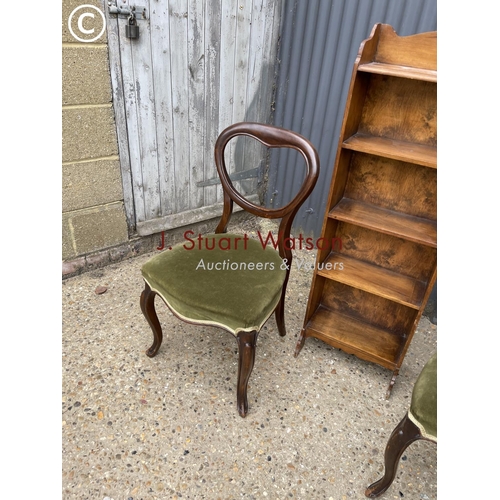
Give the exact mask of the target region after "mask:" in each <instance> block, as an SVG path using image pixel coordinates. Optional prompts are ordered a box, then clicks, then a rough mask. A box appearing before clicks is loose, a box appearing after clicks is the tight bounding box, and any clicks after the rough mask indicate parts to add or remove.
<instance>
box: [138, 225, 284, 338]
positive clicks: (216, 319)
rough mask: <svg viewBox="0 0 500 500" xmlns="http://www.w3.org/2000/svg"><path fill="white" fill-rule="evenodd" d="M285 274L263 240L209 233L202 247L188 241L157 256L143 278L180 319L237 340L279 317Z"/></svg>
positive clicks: (279, 262) (280, 261)
mask: <svg viewBox="0 0 500 500" xmlns="http://www.w3.org/2000/svg"><path fill="white" fill-rule="evenodd" d="M200 246H201V248H200ZM285 269H286V267H285V266H284V265H283V260H282V259H281V257H280V255H279V253H278V252H277V251H276V250H274V248H272V247H269V246H267V247H263V244H262V243H261V241H260V240H255V239H251V238H248V239H245V241H243V240H242V236H241V235H240V234H208V235H204V236H203V243H202V244H198V241H196V245H194V244H193V241H192V240H188V242H187V243H180V244H178V245H176V246H175V247H173V248H172V250H166V251H163V252H162V253H160V254H158V255H156V256H155V257H153V258H152V259H151V260H149V261H148V262H147V263H146V264H144V266H143V267H142V275H143V278H144V280H145V281H146V282H147V283H148V284H149V286H150V288H151V289H152V290H154V291H156V292H157V293H158V295H160V297H161V298H162V299H163V300H164V301H165V303H166V304H167V305H168V306H169V307H170V309H171V310H172V311H173V312H174V313H175V314H176V315H177V316H178V317H179V318H181V319H183V320H185V321H189V322H191V323H201V324H205V325H213V326H219V327H221V328H225V329H227V330H228V331H230V332H231V333H233V334H234V335H237V334H238V333H239V332H240V331H253V330H260V329H261V328H262V326H263V324H264V323H265V322H266V321H267V319H268V318H269V316H270V315H271V314H272V313H273V311H274V309H275V308H276V305H277V304H278V302H279V300H280V297H281V290H282V287H283V283H284V281H285V278H286V270H285ZM241 283H244V284H245V286H243V287H242V286H240V284H241ZM235 290H237V292H235Z"/></svg>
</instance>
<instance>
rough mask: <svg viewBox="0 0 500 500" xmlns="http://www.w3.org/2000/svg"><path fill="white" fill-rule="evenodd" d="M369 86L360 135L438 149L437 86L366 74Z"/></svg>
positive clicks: (417, 81)
mask: <svg viewBox="0 0 500 500" xmlns="http://www.w3.org/2000/svg"><path fill="white" fill-rule="evenodd" d="M365 77H368V78H370V85H369V88H368V92H367V95H366V98H365V100H364V107H363V112H362V117H361V122H360V124H359V128H358V132H359V133H362V134H367V135H374V136H377V137H387V138H389V139H395V140H400V141H406V142H414V143H417V144H425V145H428V146H437V106H436V103H437V90H436V84H435V83H432V82H424V81H421V80H411V79H406V78H397V77H392V76H386V75H376V74H366V75H363V78H365Z"/></svg>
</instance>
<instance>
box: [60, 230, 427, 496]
mask: <svg viewBox="0 0 500 500" xmlns="http://www.w3.org/2000/svg"><path fill="white" fill-rule="evenodd" d="M240 226H241V227H240V229H242V230H243V231H245V232H247V233H248V234H249V235H251V234H252V232H255V230H256V226H255V225H253V224H252V223H250V222H248V221H247V222H245V221H244V222H242V223H240ZM260 229H261V230H265V231H267V230H268V226H261V227H260ZM152 255H153V254H149V255H143V256H140V257H137V258H134V259H131V260H128V261H124V262H122V263H119V264H115V265H110V266H108V267H106V268H103V269H100V270H97V271H92V272H89V273H86V274H83V275H81V276H77V277H75V278H70V279H67V280H65V281H63V285H62V300H63V348H62V350H63V363H62V369H63V379H62V381H63V400H62V402H63V410H62V440H63V456H62V465H63V470H62V498H64V499H65V500H69V499H92V500H95V499H98V500H109V499H113V500H132V499H133V500H140V499H143V500H149V499H181V498H183V499H209V500H211V499H224V500H225V499H236V498H247V499H261V498H272V499H286V498H298V499H333V500H345V499H351V498H352V499H362V498H364V490H365V488H366V487H367V486H368V485H369V484H370V483H372V482H373V481H375V480H376V479H378V478H379V477H380V475H381V473H382V471H383V452H384V448H385V444H386V442H387V439H388V437H389V435H390V433H391V431H392V430H393V428H394V427H395V426H396V425H397V424H398V422H399V421H400V420H401V418H402V417H403V415H404V414H405V412H406V411H407V409H408V406H409V401H410V397H411V390H412V387H413V384H414V382H415V380H416V378H417V376H418V374H419V373H420V370H421V369H422V367H423V365H424V364H425V362H426V361H427V359H428V358H429V357H430V355H431V354H432V353H433V352H434V350H435V349H436V345H437V331H436V326H435V325H433V324H432V323H431V322H430V321H429V320H428V319H427V318H425V317H424V318H423V319H422V320H421V322H420V324H419V326H418V329H417V332H416V333H415V336H414V339H413V342H412V344H411V346H410V348H409V350H408V353H407V356H406V358H405V361H404V363H403V366H402V368H401V370H400V374H399V376H398V378H397V381H396V385H395V386H394V389H393V391H392V395H391V398H390V399H389V400H386V399H385V392H386V389H387V386H388V384H389V381H390V377H391V372H390V371H388V370H386V369H384V368H382V367H379V366H377V365H375V364H372V363H368V362H365V361H362V360H359V359H357V358H356V357H355V356H352V355H348V354H346V353H344V352H342V351H339V350H337V349H333V348H331V347H330V346H328V345H327V344H325V343H323V342H321V341H318V340H316V339H311V338H310V339H307V340H306V343H305V345H304V348H303V349H302V351H301V353H300V355H299V356H298V357H297V358H294V357H293V353H294V349H295V343H296V341H297V338H298V334H299V333H300V329H301V327H302V322H303V317H304V313H305V308H306V303H307V298H308V293H309V286H310V280H311V277H312V272H311V271H310V270H308V269H304V268H302V269H300V270H299V269H298V267H297V266H293V265H292V271H291V276H290V283H289V287H288V301H287V304H286V316H285V320H286V325H287V336H286V337H280V336H279V335H278V331H277V328H276V324H275V321H274V316H273V317H272V318H271V319H270V320H269V321H268V323H267V324H266V326H265V327H264V328H263V330H262V331H261V333H260V335H259V341H258V345H257V354H256V361H255V367H254V370H253V373H252V376H251V378H250V382H249V387H248V399H249V413H248V416H247V417H246V418H245V419H243V418H241V417H240V416H239V415H238V412H237V409H236V377H237V364H238V357H237V345H236V342H235V340H234V339H233V337H232V336H231V335H230V334H229V333H227V332H224V331H222V330H219V329H215V328H209V327H206V328H205V327H199V326H198V327H196V326H193V325H188V324H186V323H183V322H181V321H180V320H178V319H177V318H175V317H174V316H173V315H172V314H171V313H169V311H168V310H167V308H166V307H165V306H164V305H163V304H162V303H161V302H160V301H158V303H157V310H158V317H159V319H160V322H161V324H162V327H163V331H164V341H163V345H162V347H161V349H160V352H159V353H158V355H157V356H156V357H155V358H153V359H150V358H148V357H147V356H146V355H145V350H146V349H147V348H148V347H149V345H150V344H151V342H152V334H151V331H150V328H149V326H148V325H147V323H146V320H145V319H144V317H143V316H142V313H141V311H140V307H139V296H140V294H141V291H142V289H143V281H142V278H141V273H140V268H141V265H142V264H143V263H144V262H145V261H146V260H147V259H148V258H150V257H151V256H152ZM296 259H297V261H298V259H305V260H306V261H308V262H309V261H310V262H311V263H313V262H314V254H313V253H312V252H299V251H297V252H296ZM98 287H105V288H106V291H105V292H104V293H102V294H98V293H96V289H97V288H98ZM157 300H158V299H157ZM436 467H437V447H436V445H434V444H432V443H429V442H424V441H418V442H416V443H414V444H412V445H411V446H410V447H409V448H408V449H407V450H406V452H405V453H404V455H403V457H402V460H401V461H400V465H399V469H398V475H397V477H396V480H395V481H394V483H393V484H392V486H391V488H390V489H389V491H388V492H387V493H386V494H385V495H384V497H383V498H387V499H401V498H405V499H410V500H433V499H436V498H437V470H436Z"/></svg>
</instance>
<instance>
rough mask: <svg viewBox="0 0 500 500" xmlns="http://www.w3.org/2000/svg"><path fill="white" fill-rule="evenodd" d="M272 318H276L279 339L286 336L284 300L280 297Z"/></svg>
mask: <svg viewBox="0 0 500 500" xmlns="http://www.w3.org/2000/svg"><path fill="white" fill-rule="evenodd" d="M274 317H275V318H276V325H277V327H278V332H279V334H280V336H281V337H284V336H285V335H286V328H285V300H284V298H283V297H281V299H280V301H279V302H278V305H277V306H276V309H275V310H274Z"/></svg>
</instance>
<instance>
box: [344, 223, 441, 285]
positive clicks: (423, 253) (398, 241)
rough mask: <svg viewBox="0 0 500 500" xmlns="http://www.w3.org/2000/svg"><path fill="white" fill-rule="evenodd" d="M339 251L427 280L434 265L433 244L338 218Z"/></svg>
mask: <svg viewBox="0 0 500 500" xmlns="http://www.w3.org/2000/svg"><path fill="white" fill-rule="evenodd" d="M335 236H336V237H337V238H340V240H341V242H342V249H341V251H340V254H341V255H342V254H344V255H347V256H349V257H353V258H355V259H358V260H362V261H365V262H369V263H371V264H375V265H377V266H380V267H383V268H384V269H390V270H391V271H394V272H397V273H400V274H403V275H405V276H411V277H412V278H415V279H417V280H419V281H423V282H426V283H428V282H429V280H430V278H431V276H432V273H433V270H434V268H435V266H436V258H437V252H436V249H435V248H432V247H428V246H425V245H419V244H418V243H414V242H412V241H408V240H404V239H402V238H398V237H395V236H390V235H388V234H384V233H379V232H378V231H372V230H371V229H366V228H363V227H361V226H356V225H354V224H347V223H345V222H340V223H339V224H338V226H337V232H336V234H335Z"/></svg>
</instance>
